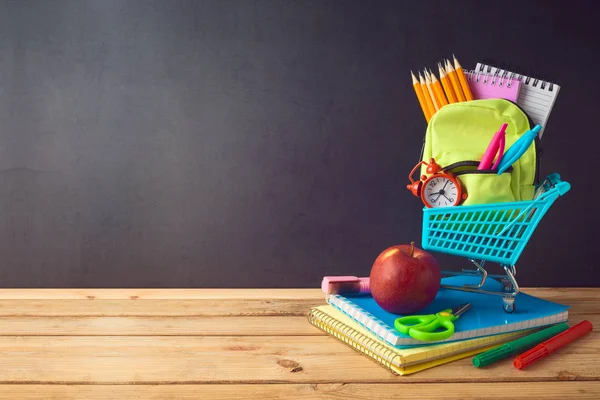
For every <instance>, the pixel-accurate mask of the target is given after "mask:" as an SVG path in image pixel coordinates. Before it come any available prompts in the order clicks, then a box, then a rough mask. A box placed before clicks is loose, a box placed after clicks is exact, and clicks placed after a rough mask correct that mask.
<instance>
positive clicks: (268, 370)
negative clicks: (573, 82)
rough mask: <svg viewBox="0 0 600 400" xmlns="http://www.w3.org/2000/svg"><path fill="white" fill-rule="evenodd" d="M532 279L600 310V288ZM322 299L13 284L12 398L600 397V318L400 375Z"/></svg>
mask: <svg viewBox="0 0 600 400" xmlns="http://www.w3.org/2000/svg"><path fill="white" fill-rule="evenodd" d="M524 291H525V292H527V293H530V294H532V295H535V296H539V297H543V298H547V299H551V300H554V301H558V302H562V303H565V304H568V305H570V306H571V307H572V309H571V310H570V318H569V322H570V323H571V324H574V323H577V322H579V321H581V320H583V319H588V320H590V321H591V322H592V323H593V324H594V325H597V324H599V323H600V315H599V313H600V311H599V310H600V308H599V307H598V305H600V302H599V301H598V293H600V290H595V289H551V288H537V289H524ZM320 304H324V298H323V295H322V293H321V292H320V290H316V289H305V290H303V289H291V290H285V289H264V290H261V289H239V290H238V289H232V290H224V289H203V290H191V289H190V290H188V289H182V290H167V289H161V290H154V289H148V290H145V289H131V290H128V289H118V290H117V289H107V290H102V289H90V290H86V289H72V290H71V289H65V290H63V289H55V290H52V289H46V290H35V289H14V290H10V289H4V290H0V321H1V323H0V365H2V368H0V386H1V387H0V399H3V400H4V399H11V400H12V399H20V398H23V399H26V398H31V399H42V398H43V399H78V398H88V399H134V398H145V399H170V398H182V399H188V398H211V399H230V398H234V397H241V398H246V397H256V396H260V397H262V398H268V399H294V398H303V399H321V398H323V399H333V398H357V399H371V398H391V397H393V396H394V395H397V394H398V393H399V391H400V390H401V392H402V393H403V396H408V397H411V396H419V395H421V396H422V398H431V399H459V398H460V399H463V398H486V399H500V398H517V399H518V398H527V399H559V398H560V399H562V398H568V397H571V396H573V397H577V398H583V399H592V398H600V383H599V381H600V366H599V364H598V362H597V360H598V356H599V354H600V336H599V335H598V333H597V332H592V333H591V334H589V335H587V336H586V337H584V338H581V339H580V340H578V341H577V342H576V343H573V344H571V345H569V346H567V347H565V348H563V349H561V350H559V352H557V353H556V354H554V355H552V356H551V357H548V358H547V359H545V360H544V361H543V362H539V363H536V364H533V365H532V366H531V367H530V368H528V369H527V370H524V371H519V370H517V369H515V368H514V367H513V366H512V364H511V362H512V359H507V360H503V361H501V362H498V363H496V364H493V365H491V366H489V367H487V368H483V369H476V368H474V367H473V366H472V364H471V360H470V358H467V359H463V360H458V361H455V362H452V363H450V364H446V365H442V366H438V367H435V368H432V369H428V370H425V371H421V372H418V373H416V374H413V375H407V376H401V377H399V376H395V375H392V374H391V373H389V372H388V371H387V370H385V369H383V368H382V367H380V366H379V365H377V364H375V363H374V362H373V361H371V360H369V359H368V358H366V357H364V356H362V355H361V354H359V353H357V352H355V351H353V350H352V349H350V348H349V347H347V346H346V345H344V344H343V343H341V342H339V341H337V340H336V339H334V338H332V337H329V336H327V335H326V334H325V333H323V332H322V331H320V330H318V329H316V328H315V327H313V326H312V325H310V324H309V323H308V321H307V319H306V314H307V312H308V310H309V309H310V307H311V306H314V305H320ZM510 382H512V384H511V385H510V386H507V384H508V383H510ZM399 385H402V386H399ZM509 387H510V390H509V392H507V390H508V389H507V388H509Z"/></svg>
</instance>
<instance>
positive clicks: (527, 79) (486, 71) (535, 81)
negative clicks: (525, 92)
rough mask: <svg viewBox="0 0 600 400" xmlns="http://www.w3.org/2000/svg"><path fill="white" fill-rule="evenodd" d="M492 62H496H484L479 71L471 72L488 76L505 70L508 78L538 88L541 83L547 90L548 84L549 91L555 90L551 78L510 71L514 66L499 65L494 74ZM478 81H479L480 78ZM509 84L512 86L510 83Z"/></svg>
mask: <svg viewBox="0 0 600 400" xmlns="http://www.w3.org/2000/svg"><path fill="white" fill-rule="evenodd" d="M491 64H494V63H487V62H484V63H482V64H481V65H480V66H479V70H478V71H475V70H471V71H470V72H472V73H475V74H477V75H479V74H481V73H483V75H486V76H495V75H497V74H498V73H499V72H500V71H504V73H503V75H506V77H507V78H508V79H517V80H520V81H521V82H523V83H524V84H525V85H528V86H533V87H535V88H537V87H538V85H539V86H540V88H541V89H542V90H546V86H547V87H548V91H550V92H551V91H553V90H554V84H553V83H552V82H551V80H550V79H544V78H532V77H531V76H529V75H535V74H518V73H515V72H510V71H509V69H513V68H504V67H502V66H498V67H496V72H494V73H493V74H492V68H493V67H492V65H491ZM494 65H496V64H494ZM477 82H479V80H478V81H477ZM507 86H508V87H510V84H509V85H507Z"/></svg>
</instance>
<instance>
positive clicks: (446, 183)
mask: <svg viewBox="0 0 600 400" xmlns="http://www.w3.org/2000/svg"><path fill="white" fill-rule="evenodd" d="M460 196H461V195H460V191H459V188H458V185H457V182H456V181H454V180H452V179H450V178H449V177H448V176H434V177H432V178H431V179H429V180H427V182H425V184H424V186H423V196H422V198H423V202H424V203H425V205H427V206H428V207H450V206H455V205H457V204H458V203H459V201H460Z"/></svg>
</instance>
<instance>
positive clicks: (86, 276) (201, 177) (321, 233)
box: [0, 0, 600, 287]
mask: <svg viewBox="0 0 600 400" xmlns="http://www.w3.org/2000/svg"><path fill="white" fill-rule="evenodd" d="M565 4H566V3H565V2H562V1H525V2H522V1H519V2H510V1H501V2H493V1H490V2H481V1H454V2H445V1H415V2H408V1H366V0H365V1H349V0H337V1H331V0H315V1H289V0H288V1H286V0H264V1H252V0H240V1H228V0H214V1H181V0H179V1H167V0H165V1H150V0H146V1H134V0H130V1H115V0H98V1H27V2H8V1H3V2H1V3H0V212H1V214H0V215H1V216H0V221H1V224H0V286H3V287H69V286H71V287H123V286H127V287H227V286H231V287H265V286H274V287H305V286H318V285H319V283H320V280H321V277H322V276H323V275H326V274H356V275H368V273H369V271H370V268H371V265H372V262H373V260H374V259H375V257H376V256H377V255H378V254H379V252H380V251H382V250H383V249H384V248H386V247H387V246H390V245H393V244H398V243H408V242H410V241H413V240H414V241H416V242H417V244H419V243H420V235H421V225H420V224H421V207H422V206H421V204H420V202H419V201H418V200H417V199H416V198H414V197H413V196H412V195H411V194H410V193H409V192H408V191H407V190H406V189H405V185H406V183H407V182H408V180H407V175H408V172H409V171H410V169H411V168H412V167H413V165H414V164H415V162H416V161H417V159H418V157H419V152H420V148H421V147H420V146H421V141H422V137H423V134H424V132H425V128H426V126H425V122H424V119H423V118H422V115H421V113H420V110H419V108H418V103H417V101H416V99H415V96H414V92H413V89H412V86H411V85H410V79H409V77H410V74H409V71H410V70H411V69H412V70H418V69H421V68H423V67H425V66H428V67H431V68H433V67H435V65H436V63H437V62H438V61H439V60H440V59H441V58H443V57H445V58H448V57H451V55H452V54H453V53H454V54H456V55H457V57H458V58H459V60H460V61H461V62H462V64H463V65H464V66H465V67H471V68H472V67H474V65H475V63H476V62H477V61H480V60H484V59H488V58H493V59H496V60H503V61H508V62H512V63H513V65H514V66H515V68H519V69H520V70H521V71H525V72H529V73H534V74H537V75H540V74H543V75H544V76H548V77H550V78H551V79H553V80H555V81H556V82H557V83H558V84H560V85H561V86H562V90H561V93H560V96H559V99H558V102H557V104H556V108H555V111H554V112H553V114H552V116H551V118H550V121H549V124H548V125H547V129H546V132H545V135H544V139H543V145H544V149H545V157H544V161H543V165H542V174H547V173H550V172H559V173H560V174H561V175H562V176H563V178H564V179H565V180H568V181H570V182H571V184H572V190H571V192H569V194H568V195H567V196H566V197H564V198H561V199H559V201H557V203H555V205H554V206H553V208H551V210H550V211H549V213H548V214H547V216H546V217H545V219H544V220H543V221H542V223H541V224H540V225H539V227H538V229H537V231H536V233H535V235H534V237H533V238H532V240H531V242H530V243H529V244H528V246H527V248H526V250H525V252H524V254H523V256H522V257H521V259H520V262H519V265H518V271H519V272H518V278H519V283H520V284H521V285H526V286H544V285H548V286H550V285H555V286H564V285H582V286H587V285H598V284H600V274H598V272H596V268H597V265H598V263H597V260H598V256H599V255H600V251H599V245H598V238H599V236H600V235H599V234H598V232H599V230H598V229H599V228H598V226H599V225H600V220H599V218H598V214H596V213H595V211H596V207H594V205H595V202H596V200H598V199H599V198H600V197H599V195H600V193H599V192H600V190H599V189H598V186H597V185H596V184H595V180H596V179H595V178H594V176H595V175H596V174H597V173H598V171H600V165H599V162H598V155H599V152H598V147H597V143H598V140H597V136H598V129H597V125H598V121H597V116H598V110H599V105H600V102H599V99H598V93H599V85H598V77H597V71H598V66H599V63H598V61H599V57H598V54H599V51H600V47H599V45H598V37H599V34H600V30H599V29H598V27H597V21H596V19H595V17H594V15H595V14H596V13H595V12H594V8H596V6H594V5H593V3H592V2H577V1H571V2H569V5H565ZM592 143H596V146H594V145H592ZM436 256H439V259H440V261H442V262H443V263H444V266H445V267H446V268H450V269H456V268H459V267H463V266H464V267H466V266H467V264H466V260H463V259H462V258H456V257H449V256H443V255H438V254H436Z"/></svg>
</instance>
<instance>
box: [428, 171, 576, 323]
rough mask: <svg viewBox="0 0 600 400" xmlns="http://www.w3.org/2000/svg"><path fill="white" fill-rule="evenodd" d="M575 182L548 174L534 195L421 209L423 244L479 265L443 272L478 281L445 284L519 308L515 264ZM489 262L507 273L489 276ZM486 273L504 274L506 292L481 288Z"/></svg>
mask: <svg viewBox="0 0 600 400" xmlns="http://www.w3.org/2000/svg"><path fill="white" fill-rule="evenodd" d="M570 188H571V185H570V184H569V183H568V182H564V181H561V179H560V176H559V175H558V174H556V173H554V174H551V175H548V177H547V178H546V179H545V180H544V181H542V182H541V183H540V184H539V185H537V187H536V191H535V195H534V198H533V200H529V201H516V202H508V203H494V204H483V205H470V206H457V207H441V208H425V209H424V210H423V233H422V235H423V237H422V247H423V248H424V249H425V250H431V251H437V252H441V253H446V254H452V255H456V256H461V257H467V258H468V259H469V261H470V262H471V263H472V264H473V265H474V266H475V267H476V269H474V270H463V271H462V272H452V271H443V274H444V275H469V276H479V277H481V282H480V283H479V284H477V285H463V286H451V285H442V287H445V288H448V289H455V290H463V291H470V292H478V293H485V294H491V295H499V296H502V307H503V308H504V311H506V312H509V313H510V312H513V311H514V310H515V297H516V296H517V294H518V293H519V285H518V284H517V281H516V278H515V276H516V274H517V270H516V266H515V265H516V263H517V260H518V259H519V257H520V256H521V253H522V252H523V249H524V248H525V245H526V244H527V242H528V241H529V239H530V238H531V235H532V234H533V231H534V230H535V228H536V226H537V225H538V223H539V222H540V220H541V219H542V217H543V216H544V214H546V212H547V211H548V209H549V208H550V206H551V205H552V204H553V203H554V201H555V200H556V199H557V198H558V197H559V196H562V195H564V194H565V193H567V192H568V191H569V189H570ZM485 262H495V263H498V264H500V265H501V266H502V268H504V271H505V272H506V275H490V274H488V273H487V271H486V270H485V268H484V265H485ZM487 278H492V279H496V278H498V279H500V280H501V282H502V284H503V285H502V291H501V292H494V291H489V290H484V289H482V286H483V284H484V283H485V281H486V279H487Z"/></svg>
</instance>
